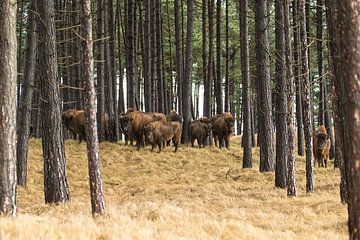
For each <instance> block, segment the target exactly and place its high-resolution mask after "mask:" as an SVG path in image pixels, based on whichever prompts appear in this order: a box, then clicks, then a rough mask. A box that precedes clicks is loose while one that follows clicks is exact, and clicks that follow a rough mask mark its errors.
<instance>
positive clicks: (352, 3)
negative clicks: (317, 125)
mask: <svg viewBox="0 0 360 240" xmlns="http://www.w3.org/2000/svg"><path fill="white" fill-rule="evenodd" d="M337 7H338V22H339V26H338V27H339V30H340V31H341V38H340V46H339V47H340V48H339V49H341V53H340V54H341V55H340V56H341V57H340V71H341V79H342V80H343V81H341V82H339V83H340V84H341V85H342V87H341V88H342V89H341V92H340V100H341V101H342V103H343V104H344V106H346V110H345V111H343V112H342V113H343V114H344V115H343V117H344V126H345V127H344V129H343V130H344V132H343V136H344V159H345V168H346V173H347V186H348V194H349V201H348V227H349V238H350V239H360V207H359V206H360V191H359V189H360V172H359V167H360V158H359V156H360V121H359V119H360V84H359V83H360V56H359V52H360V40H359V39H360V29H359V25H360V12H359V9H360V3H359V2H358V1H356V0H346V1H339V0H338V1H337ZM341 79H336V81H340V80H341Z"/></svg>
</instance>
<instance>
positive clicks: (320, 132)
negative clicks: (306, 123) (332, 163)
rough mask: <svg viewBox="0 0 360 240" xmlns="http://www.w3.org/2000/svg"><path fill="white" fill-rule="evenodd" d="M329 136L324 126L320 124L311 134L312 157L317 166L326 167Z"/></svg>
mask: <svg viewBox="0 0 360 240" xmlns="http://www.w3.org/2000/svg"><path fill="white" fill-rule="evenodd" d="M330 147H331V144H330V138H329V136H328V134H327V132H326V128H325V126H320V127H319V128H318V129H317V130H316V131H315V132H314V134H313V151H314V159H315V161H317V163H318V167H325V168H326V167H327V161H328V160H329V154H330Z"/></svg>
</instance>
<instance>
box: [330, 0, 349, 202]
mask: <svg viewBox="0 0 360 240" xmlns="http://www.w3.org/2000/svg"><path fill="white" fill-rule="evenodd" d="M325 5H326V8H327V10H326V20H327V25H328V35H329V40H330V41H329V65H330V69H331V73H332V74H331V81H332V86H333V88H334V90H333V92H332V106H333V109H334V131H335V141H336V145H335V161H334V166H335V167H336V166H337V167H339V168H340V174H341V180H340V198H341V202H342V203H347V202H348V200H349V196H348V187H347V180H346V169H345V159H344V157H345V155H344V138H343V134H342V133H343V131H344V125H343V124H344V120H343V115H344V114H343V110H344V107H343V106H344V105H343V104H342V103H341V99H340V92H341V88H342V86H341V82H342V76H341V74H340V59H339V58H340V51H339V48H340V31H339V29H338V26H337V22H338V12H337V6H336V2H335V1H330V0H326V1H325Z"/></svg>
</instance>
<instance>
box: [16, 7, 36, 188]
mask: <svg viewBox="0 0 360 240" xmlns="http://www.w3.org/2000/svg"><path fill="white" fill-rule="evenodd" d="M34 12H35V0H33V1H32V3H31V6H30V11H29V15H28V26H27V36H26V48H25V57H24V60H25V65H24V78H23V86H22V91H21V96H20V103H19V104H18V105H19V109H18V113H17V149H16V150H17V154H16V156H17V162H16V165H17V183H18V185H20V186H26V180H27V157H28V149H29V145H28V139H29V134H30V114H31V99H32V94H33V90H32V87H33V86H32V85H33V83H34V78H35V66H36V51H37V32H36V31H37V29H36V19H35V17H36V16H35V14H34Z"/></svg>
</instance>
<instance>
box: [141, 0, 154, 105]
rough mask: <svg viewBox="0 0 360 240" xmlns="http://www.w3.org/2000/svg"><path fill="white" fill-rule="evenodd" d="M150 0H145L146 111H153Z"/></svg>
mask: <svg viewBox="0 0 360 240" xmlns="http://www.w3.org/2000/svg"><path fill="white" fill-rule="evenodd" d="M150 3H151V1H150V0H144V8H145V21H144V52H145V54H144V56H145V58H144V59H143V61H145V66H144V103H145V111H146V112H151V111H152V107H151V68H152V64H153V62H152V59H151V48H150V46H151V45H150V35H151V34H150Z"/></svg>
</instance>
